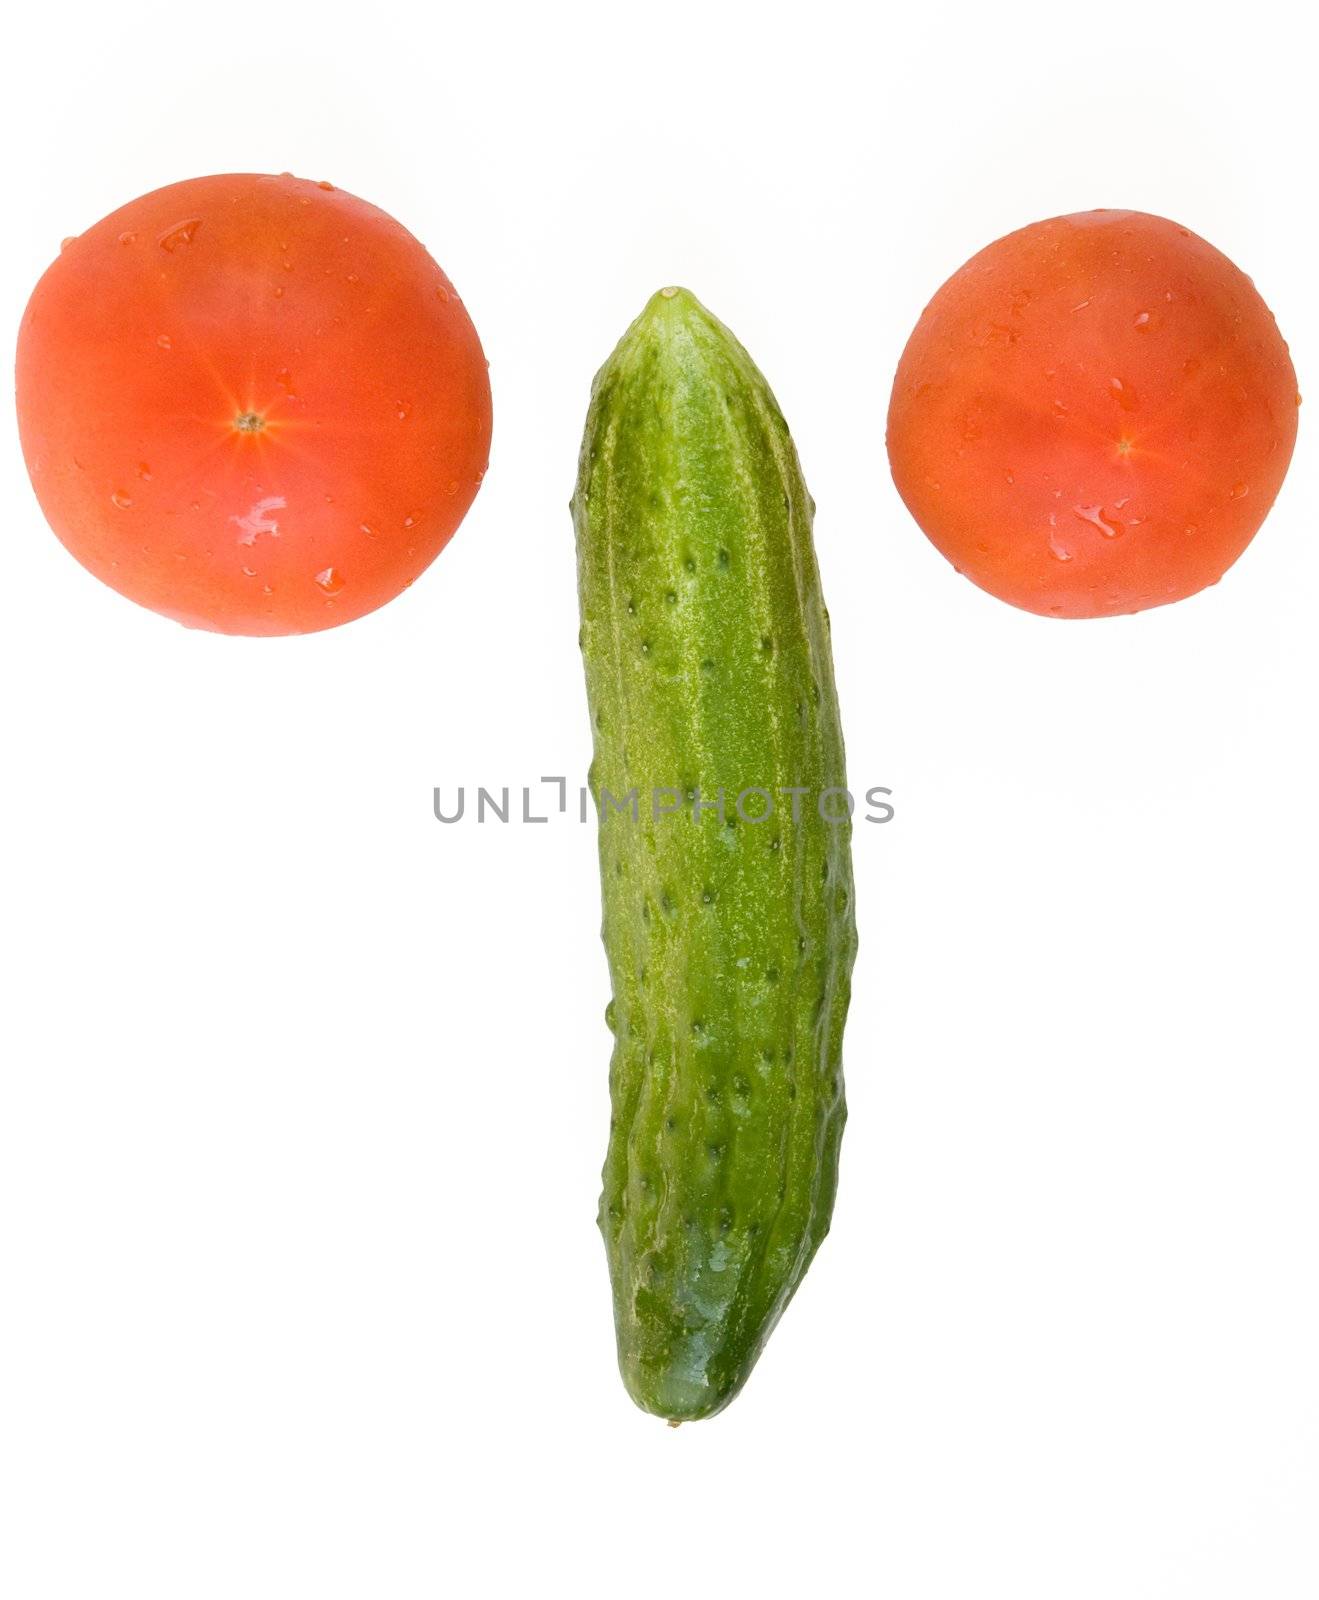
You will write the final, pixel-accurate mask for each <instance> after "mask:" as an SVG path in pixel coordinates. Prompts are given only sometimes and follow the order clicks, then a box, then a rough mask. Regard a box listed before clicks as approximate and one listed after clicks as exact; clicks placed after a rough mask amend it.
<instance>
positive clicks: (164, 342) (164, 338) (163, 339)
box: [156, 333, 174, 350]
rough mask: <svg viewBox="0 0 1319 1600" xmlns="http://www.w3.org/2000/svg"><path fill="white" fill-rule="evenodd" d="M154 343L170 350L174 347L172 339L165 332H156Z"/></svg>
mask: <svg viewBox="0 0 1319 1600" xmlns="http://www.w3.org/2000/svg"><path fill="white" fill-rule="evenodd" d="M156 343H157V344H158V345H159V346H160V348H161V349H162V350H172V349H173V348H174V341H173V340H172V339H171V338H170V336H169V334H167V333H158V334H157V335H156Z"/></svg>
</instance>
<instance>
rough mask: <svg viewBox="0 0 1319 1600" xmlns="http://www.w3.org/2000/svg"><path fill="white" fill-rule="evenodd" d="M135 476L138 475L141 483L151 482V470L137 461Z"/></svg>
mask: <svg viewBox="0 0 1319 1600" xmlns="http://www.w3.org/2000/svg"><path fill="white" fill-rule="evenodd" d="M137 475H138V477H139V478H141V480H142V482H143V483H150V482H151V468H150V467H149V466H148V465H147V463H146V462H145V461H139V462H138V464H137Z"/></svg>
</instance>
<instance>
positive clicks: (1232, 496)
mask: <svg viewBox="0 0 1319 1600" xmlns="http://www.w3.org/2000/svg"><path fill="white" fill-rule="evenodd" d="M1249 493H1250V485H1249V484H1248V483H1234V484H1233V485H1232V488H1231V489H1230V490H1229V492H1228V499H1229V500H1244V499H1245V497H1246V496H1247V495H1248V494H1249Z"/></svg>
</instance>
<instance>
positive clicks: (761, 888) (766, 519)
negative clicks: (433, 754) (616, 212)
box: [574, 289, 856, 1421]
mask: <svg viewBox="0 0 1319 1600" xmlns="http://www.w3.org/2000/svg"><path fill="white" fill-rule="evenodd" d="M813 511H814V505H813V503H812V501H811V499H810V496H809V495H808V493H807V491H806V486H805V484H804V483H803V481H802V476H801V469H800V467H799V465H798V462H797V455H796V451H795V449H794V447H793V444H792V440H791V437H790V436H789V434H788V429H787V425H786V424H785V423H784V421H783V417H782V415H781V414H780V412H779V408H778V406H777V404H776V402H775V400H774V397H773V395H772V394H771V393H770V390H769V387H768V385H767V384H766V383H765V380H764V378H763V377H761V375H760V373H759V372H758V371H757V369H756V367H755V366H754V365H753V363H752V361H751V359H750V357H749V356H748V355H747V353H746V351H745V350H743V348H742V347H741V345H740V344H738V342H737V340H736V339H734V337H733V336H732V334H731V333H729V331H728V330H727V329H726V328H725V327H723V325H722V324H721V323H719V322H718V321H716V319H715V318H714V317H712V316H711V315H710V314H709V312H708V311H706V310H705V309H704V307H702V306H701V305H700V304H699V303H698V302H697V301H696V300H695V299H694V298H693V297H692V296H691V295H690V294H688V293H686V291H684V290H675V289H665V290H662V291H661V292H660V293H659V294H658V295H656V296H655V297H654V299H652V300H651V302H650V304H649V305H648V306H647V307H646V309H645V311H644V312H643V313H642V314H641V316H640V317H639V318H638V319H637V321H636V322H635V323H634V324H633V325H632V327H631V328H630V329H629V330H628V332H627V333H626V334H625V335H624V337H623V340H622V342H621V343H620V344H619V346H618V348H617V349H616V350H615V351H614V353H613V355H612V356H611V357H610V359H609V360H608V362H606V364H605V366H604V367H603V369H602V370H601V372H600V373H599V375H598V377H597V378H596V381H595V387H594V391H593V395H592V400H591V408H590V413H589V416H588V418H587V423H586V433H585V437H584V439H583V442H582V452H581V464H580V471H579V475H578V480H577V492H576V496H575V499H574V520H575V525H576V530H577V550H578V574H579V585H580V594H581V610H582V635H581V643H582V654H583V659H584V661H585V666H586V683H587V695H588V699H589V702H590V708H591V716H592V721H593V725H594V729H595V760H594V764H593V766H592V776H591V787H592V790H593V791H594V793H595V794H596V797H597V800H598V802H599V804H600V871H601V878H602V881H603V890H604V929H603V932H604V942H605V949H606V952H607V954H608V958H609V970H610V977H611V979H612V983H613V994H614V998H613V1003H612V1005H611V1006H610V1008H609V1012H608V1014H607V1016H608V1020H609V1023H610V1026H611V1028H612V1029H613V1032H614V1035H615V1044H614V1054H613V1062H612V1066H611V1070H610V1086H611V1095H612V1101H613V1119H612V1123H611V1132H610V1140H609V1153H608V1158H607V1160H606V1163H605V1169H604V1193H603V1195H602V1197H601V1202H600V1226H601V1229H602V1231H603V1233H604V1237H605V1245H606V1250H607V1253H608V1257H609V1266H610V1272H611V1276H612V1280H613V1290H614V1311H615V1321H616V1325H617V1333H618V1354H619V1365H620V1368H621V1370H622V1374H623V1379H624V1382H625V1383H626V1385H627V1388H628V1391H629V1393H630V1394H631V1395H632V1398H633V1399H634V1400H635V1401H636V1402H637V1404H638V1405H639V1406H641V1407H642V1408H643V1409H645V1410H647V1411H651V1412H654V1413H656V1414H657V1415H659V1416H662V1417H668V1418H670V1419H671V1420H673V1421H681V1420H682V1419H684V1418H693V1417H706V1416H710V1415H711V1414H713V1413H714V1412H716V1411H718V1410H720V1409H721V1408H722V1407H723V1406H725V1405H727V1403H728V1401H729V1400H730V1399H731V1398H732V1397H733V1396H734V1395H735V1394H736V1393H737V1391H738V1389H739V1388H740V1387H741V1386H742V1384H743V1383H744V1382H745V1380H746V1377H747V1374H748V1373H749V1372H750V1370H751V1368H752V1366H753V1365H754V1363H755V1361H756V1358H757V1357H758V1355H759V1353H760V1351H761V1348H762V1347H763V1345H764V1343H765V1340H766V1339H767V1338H768V1336H769V1333H770V1330H771V1329H772V1328H773V1326H774V1324H775V1322H776V1321H777V1320H778V1318H779V1316H780V1314H781V1313H782V1311H783V1309H784V1307H785V1306H786V1305H787V1303H788V1301H789V1300H790V1299H791V1297H792V1294H793V1291H794V1290H795V1289H796V1287H797V1285H798V1283H799V1282H800V1281H801V1278H802V1275H803V1274H804V1273H805V1271H806V1268H807V1266H808V1265H809V1264H810V1261H811V1258H812V1257H813V1255H814V1254H815V1251H816V1249H817V1247H818V1246H819V1244H820V1241H821V1240H822V1239H823V1237H824V1235H825V1233H826V1232H827V1231H828V1227H829V1218H830V1214H831V1212H832V1210H833V1201H834V1190H835V1187H836V1182H837V1171H838V1146H839V1141H840V1139H841V1137H842V1131H843V1121H844V1116H845V1111H844V1103H843V1086H842V1064H841V1050H842V1035H843V1023H844V1019H845V1017H846V1014H847V1005H848V999H849V995H850V991H851V971H852V961H853V957H854V955H855V950H856V931H855V925H854V922H853V911H852V870H851V856H850V835H851V826H850V822H849V821H848V820H847V816H846V810H845V808H846V802H845V801H844V800H843V799H841V798H840V797H837V796H836V797H834V798H832V799H829V798H828V796H827V791H829V790H830V789H838V790H841V789H842V787H843V786H844V785H845V783H846V778H845V776H844V762H843V739H842V733H841V730H840V727H839V721H838V703H837V699H836V697H835V694H834V682H833V665H832V661H831V657H830V649H829V627H828V617H827V615H826V612H825V610H824V604H823V601H822V599H821V594H820V581H819V574H818V572H817V569H816V564H815V554H814V550H813V548H812V543H811V519H812V514H813ZM752 786H755V787H757V788H758V789H760V790H762V791H764V794H758V795H755V796H748V795H745V794H744V791H745V790H747V789H749V788H751V787H752ZM634 788H635V789H636V790H637V792H638V803H637V810H636V814H635V816H634V815H633V814H632V812H631V810H630V809H626V808H625V809H622V810H619V809H617V808H616V805H615V801H616V800H617V799H619V798H620V797H625V796H627V795H628V794H629V792H630V791H632V790H633V789H634ZM789 788H796V789H798V791H799V794H798V796H797V798H796V799H795V800H794V799H793V798H792V797H791V796H789V795H788V794H787V793H786V791H787V790H788V789H789ZM721 793H722V813H720V812H719V811H718V810H716V805H717V802H718V800H719V797H720V795H721ZM739 797H740V799H741V803H740V805H739V803H738V802H739ZM766 798H768V799H769V800H771V801H772V802H773V814H772V815H769V816H763V812H764V807H765V801H766ZM624 805H625V807H626V802H624ZM794 806H795V807H796V809H797V812H798V813H799V814H798V818H797V820H796V821H794V820H793V809H792V808H793V807H794ZM822 810H823V811H827V812H828V813H829V814H830V815H831V816H840V817H841V818H842V820H841V821H826V820H824V817H823V815H822ZM670 811H671V812H672V814H666V812H670ZM758 816H761V817H762V818H763V819H762V820H755V819H756V818H757V817H758Z"/></svg>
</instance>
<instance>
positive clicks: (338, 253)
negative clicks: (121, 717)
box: [17, 173, 491, 634]
mask: <svg viewBox="0 0 1319 1600" xmlns="http://www.w3.org/2000/svg"><path fill="white" fill-rule="evenodd" d="M17 394H18V414H19V430H20V435H21V438H22V444H23V453H24V456H25V458H26V461H27V467H28V472H29V474H30V476H31V479H32V484H33V487H34V488H35V490H36V493H37V497H38V499H39V500H40V502H41V507H42V510H43V511H44V512H45V515H46V518H47V520H48V521H49V522H50V524H51V527H52V528H53V529H54V530H55V532H56V534H57V535H58V536H59V538H60V539H61V541H62V542H63V543H64V544H65V545H66V546H67V547H68V549H69V550H70V551H71V552H72V553H73V555H74V556H76V557H77V559H78V560H79V561H80V562H82V564H83V565H84V566H85V567H86V568H87V569H88V570H89V571H90V572H92V573H94V574H95V575H96V576H97V577H98V578H100V579H102V580H103V581H104V582H105V583H107V584H109V585H110V586H111V587H112V588H114V589H117V590H118V591H119V592H120V593H121V594H124V595H127V596H128V597H129V598H130V599H132V600H136V601H138V602H139V603H140V604H142V605H144V606H149V607H151V608H152V609H153V610H155V611H159V612H162V613H164V614H165V615H166V616H169V617H173V618H175V619H176V620H177V621H179V622H183V623H186V624H187V625H189V626H192V627H199V628H210V629H214V630H216V631H219V632H222V633H236V634H288V633H306V632H312V631H315V630H317V629H322V628H329V627H334V626H336V625H337V624H339V623H343V622H348V621H350V620H352V619H353V618H354V617H359V616H361V615H363V614H364V613H365V612H368V611H372V610H374V609H375V608H376V607H377V606H381V605H384V604H385V603H386V601H388V600H391V599H393V598H394V596H395V595H397V594H398V593H399V592H400V590H402V589H404V588H406V587H407V586H408V585H409V584H410V583H412V582H413V580H414V579H415V578H417V577H418V576H419V575H420V574H421V573H422V572H423V571H424V570H425V569H426V567H427V566H429V564H430V563H431V561H433V560H434V558H435V556H436V555H437V554H438V553H439V552H440V550H441V549H443V547H444V545H445V544H446V543H447V542H448V540H449V538H450V536H451V535H452V534H453V531H454V529H455V528H456V527H457V526H458V523H459V522H460V521H461V520H462V518H463V515H464V513H465V512H466V511H467V508H468V507H469V506H470V504H471V503H472V500H473V499H474V498H475V495H476V491H477V488H478V486H479V484H480V481H481V478H482V476H483V474H484V472H485V468H486V465H487V462H488V459H489V449H490V429H491V410H490V384H489V376H488V372H487V366H486V361H485V358H484V355H483V354H482V351H481V344H480V341H479V339H478V338H477V335H476V330H475V328H474V327H473V326H472V323H471V320H470V318H469V317H468V315H467V312H466V311H465V309H464V308H463V306H462V303H461V301H460V300H459V298H458V296H457V295H456V293H455V292H454V289H453V285H452V284H451V283H450V282H449V280H448V278H446V277H445V275H444V273H443V272H442V271H441V270H440V268H439V267H438V266H437V265H436V263H435V262H434V261H433V260H432V259H431V258H430V256H429V255H428V254H427V253H426V251H425V250H424V248H423V247H422V246H421V244H420V243H418V241H417V240H416V239H414V238H413V236H412V235H411V234H410V233H408V231H407V230H406V229H405V228H403V227H402V226H401V225H400V224H399V223H397V222H395V221H394V220H393V218H391V217H389V216H387V215H386V214H385V213H384V212H383V211H380V210H378V209H377V208H376V207H375V206H372V205H368V204H367V203H366V202H365V201H362V200H358V199H356V198H355V197H354V196H352V195H349V194H346V193H344V192H343V191H342V190H339V189H335V188H333V187H332V186H330V185H328V184H317V183H313V182H309V181H306V180H302V179H298V178H294V177H292V176H290V175H288V174H285V175H283V176H280V177H268V176H263V175H259V174H250V173H245V174H232V175H225V176H218V177H209V178H197V179H194V180H191V181H188V182H185V183H176V184H171V185H170V186H169V187H167V188H164V189H158V190H156V191H155V192H154V193H152V194H148V195H144V196H142V197H141V198H140V199H137V200H134V201H132V202H131V203H130V204H128V205H126V206H123V207H122V208H121V209H120V210H118V211H115V212H113V213H112V214H111V215H110V216H108V217H106V218H104V219H103V220H102V221H100V222H98V223H97V224H96V225H95V226H94V227H92V228H90V229H88V230H87V232H86V233H84V234H82V235H81V236H80V237H78V238H76V239H73V240H70V241H68V242H67V244H66V247H65V249H64V250H63V251H62V252H61V254H60V256H59V258H58V259H57V260H56V261H55V262H54V263H53V264H52V265H51V267H50V268H49V269H48V270H47V272H46V273H45V275H44V276H43V277H42V279H41V281H40V282H39V283H38V285H37V287H36V289H35V290H34V292H33V294H32V298H31V300H30V302H29V304H28V307H27V311H26V312H25V314H24V317H23V322H22V326H21V328H20V330H19V340H18V356H17Z"/></svg>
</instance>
